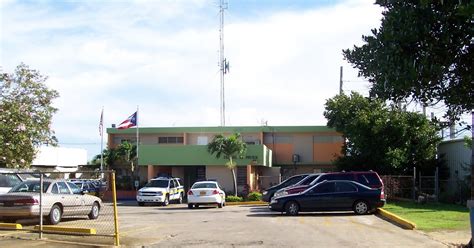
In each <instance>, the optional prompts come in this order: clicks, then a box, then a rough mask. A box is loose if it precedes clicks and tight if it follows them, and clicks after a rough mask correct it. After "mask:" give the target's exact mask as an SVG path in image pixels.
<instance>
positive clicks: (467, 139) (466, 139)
mask: <svg viewBox="0 0 474 248" xmlns="http://www.w3.org/2000/svg"><path fill="white" fill-rule="evenodd" d="M464 146H465V147H466V148H467V149H472V138H470V137H468V136H464Z"/></svg>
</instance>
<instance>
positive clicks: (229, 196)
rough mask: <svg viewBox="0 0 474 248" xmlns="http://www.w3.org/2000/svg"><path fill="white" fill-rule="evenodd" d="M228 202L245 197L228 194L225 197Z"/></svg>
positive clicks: (242, 199)
mask: <svg viewBox="0 0 474 248" xmlns="http://www.w3.org/2000/svg"><path fill="white" fill-rule="evenodd" d="M225 201H226V202H241V201H244V198H242V197H240V196H235V195H228V196H226V197H225Z"/></svg>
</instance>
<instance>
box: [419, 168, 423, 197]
mask: <svg viewBox="0 0 474 248" xmlns="http://www.w3.org/2000/svg"><path fill="white" fill-rule="evenodd" d="M418 176H419V177H418V192H423V191H422V190H421V171H419V172H418Z"/></svg>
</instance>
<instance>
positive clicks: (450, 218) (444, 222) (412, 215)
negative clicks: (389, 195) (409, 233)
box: [384, 201, 469, 232]
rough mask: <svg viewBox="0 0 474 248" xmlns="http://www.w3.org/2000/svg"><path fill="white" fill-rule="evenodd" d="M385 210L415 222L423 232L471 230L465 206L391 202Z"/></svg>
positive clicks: (467, 210)
mask: <svg viewBox="0 0 474 248" xmlns="http://www.w3.org/2000/svg"><path fill="white" fill-rule="evenodd" d="M384 209H385V210H387V211H390V212H392V213H394V214H396V215H398V216H400V217H402V218H404V219H406V220H409V221H411V222H414V223H415V224H416V228H417V229H419V230H423V231H428V232H430V231H438V230H460V229H467V228H469V209H468V208H466V207H465V206H460V205H453V204H443V203H426V204H418V203H414V202H401V201H397V202H389V203H387V204H386V205H385V206H384Z"/></svg>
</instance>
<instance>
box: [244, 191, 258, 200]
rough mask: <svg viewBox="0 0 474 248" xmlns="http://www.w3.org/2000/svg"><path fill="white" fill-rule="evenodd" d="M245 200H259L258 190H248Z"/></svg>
mask: <svg viewBox="0 0 474 248" xmlns="http://www.w3.org/2000/svg"><path fill="white" fill-rule="evenodd" d="M247 200H249V201H261V200H262V194H261V193H260V192H256V191H254V192H250V194H248V195H247Z"/></svg>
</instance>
